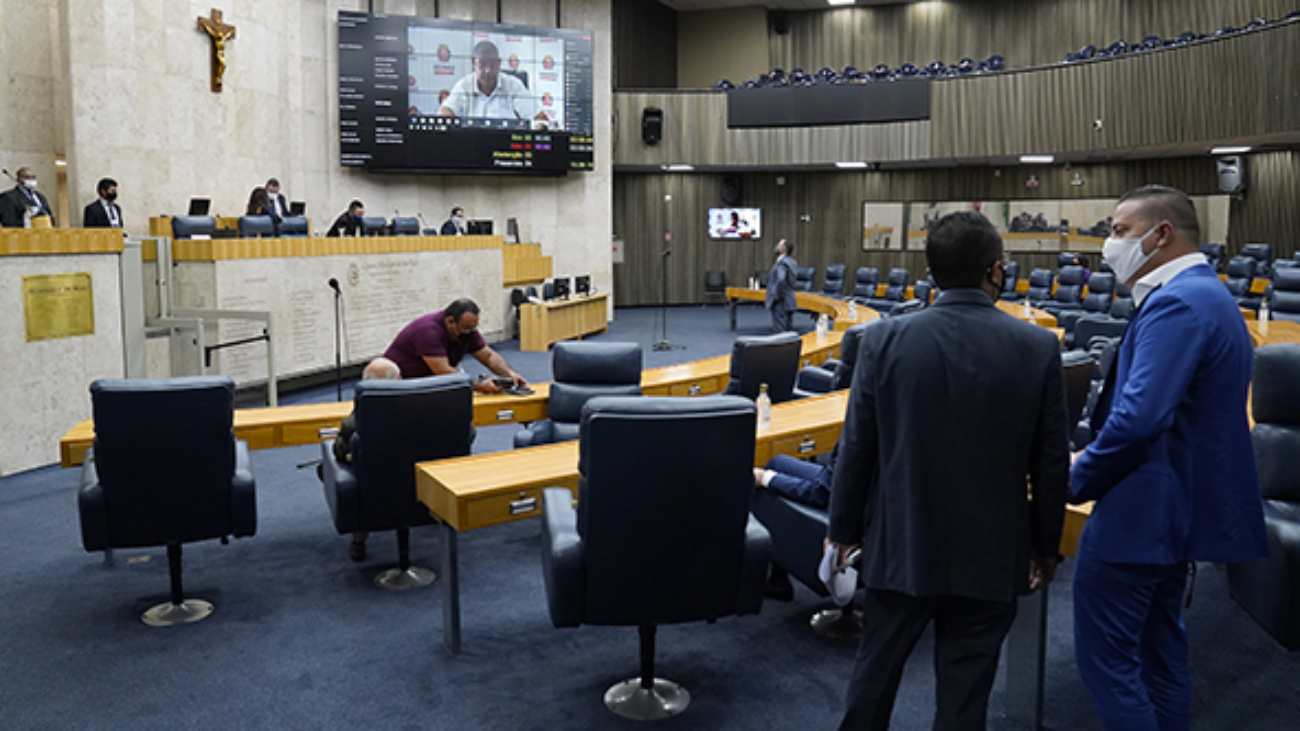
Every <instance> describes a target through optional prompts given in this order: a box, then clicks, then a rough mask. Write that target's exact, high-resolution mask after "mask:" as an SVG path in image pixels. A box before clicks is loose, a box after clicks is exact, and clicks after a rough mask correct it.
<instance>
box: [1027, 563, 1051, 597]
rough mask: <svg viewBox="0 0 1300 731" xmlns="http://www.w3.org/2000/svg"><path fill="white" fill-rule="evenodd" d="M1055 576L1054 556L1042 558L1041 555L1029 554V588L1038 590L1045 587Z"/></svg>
mask: <svg viewBox="0 0 1300 731" xmlns="http://www.w3.org/2000/svg"><path fill="white" fill-rule="evenodd" d="M1054 578H1056V557H1055V556H1052V557H1050V558H1044V557H1042V556H1030V558H1029V590H1030V591H1038V590H1039V589H1045V588H1047V585H1048V584H1050V583H1052V579H1054Z"/></svg>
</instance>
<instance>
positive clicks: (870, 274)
mask: <svg viewBox="0 0 1300 731" xmlns="http://www.w3.org/2000/svg"><path fill="white" fill-rule="evenodd" d="M879 284H880V272H879V271H878V270H877V269H876V268H875V267H858V271H857V274H856V275H855V278H854V283H853V299H855V300H857V301H858V304H861V305H865V304H867V300H870V299H874V298H875V296H876V287H877V286H878V285H879Z"/></svg>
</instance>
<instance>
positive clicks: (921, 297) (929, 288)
mask: <svg viewBox="0 0 1300 731" xmlns="http://www.w3.org/2000/svg"><path fill="white" fill-rule="evenodd" d="M912 299H914V300H916V301H918V302H920V303H921V306H922V307H929V306H930V303H932V302H934V285H933V284H931V283H930V281H929V280H927V279H922V280H919V281H918V282H917V283H916V284H913V285H912Z"/></svg>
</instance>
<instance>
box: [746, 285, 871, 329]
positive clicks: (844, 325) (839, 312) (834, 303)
mask: <svg viewBox="0 0 1300 731" xmlns="http://www.w3.org/2000/svg"><path fill="white" fill-rule="evenodd" d="M742 300H743V301H746V302H759V303H765V302H766V301H767V290H766V289H749V288H748V287H727V315H728V316H729V317H730V318H731V329H732V330H735V329H736V303H737V302H740V301H742ZM794 301H795V306H796V307H798V308H799V309H801V310H807V311H808V312H815V313H817V314H819V315H826V316H827V317H829V318H831V321H832V323H833V327H834V329H835V330H838V331H843V330H848V329H849V328H851V327H853V326H854V325H857V324H860V323H863V322H871V321H872V320H876V319H879V318H880V313H879V312H876V311H875V310H873V309H871V308H870V307H867V306H865V305H855V307H854V308H855V309H856V310H857V317H855V318H850V317H849V302H848V300H842V299H837V298H835V297H828V296H826V295H824V294H816V293H814V292H795V293H794Z"/></svg>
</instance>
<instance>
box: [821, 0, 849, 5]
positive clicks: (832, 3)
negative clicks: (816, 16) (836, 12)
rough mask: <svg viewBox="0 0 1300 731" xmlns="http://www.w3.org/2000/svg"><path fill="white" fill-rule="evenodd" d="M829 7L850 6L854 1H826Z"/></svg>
mask: <svg viewBox="0 0 1300 731" xmlns="http://www.w3.org/2000/svg"><path fill="white" fill-rule="evenodd" d="M826 2H827V3H829V4H831V5H852V4H853V3H854V2H855V0H826Z"/></svg>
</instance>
